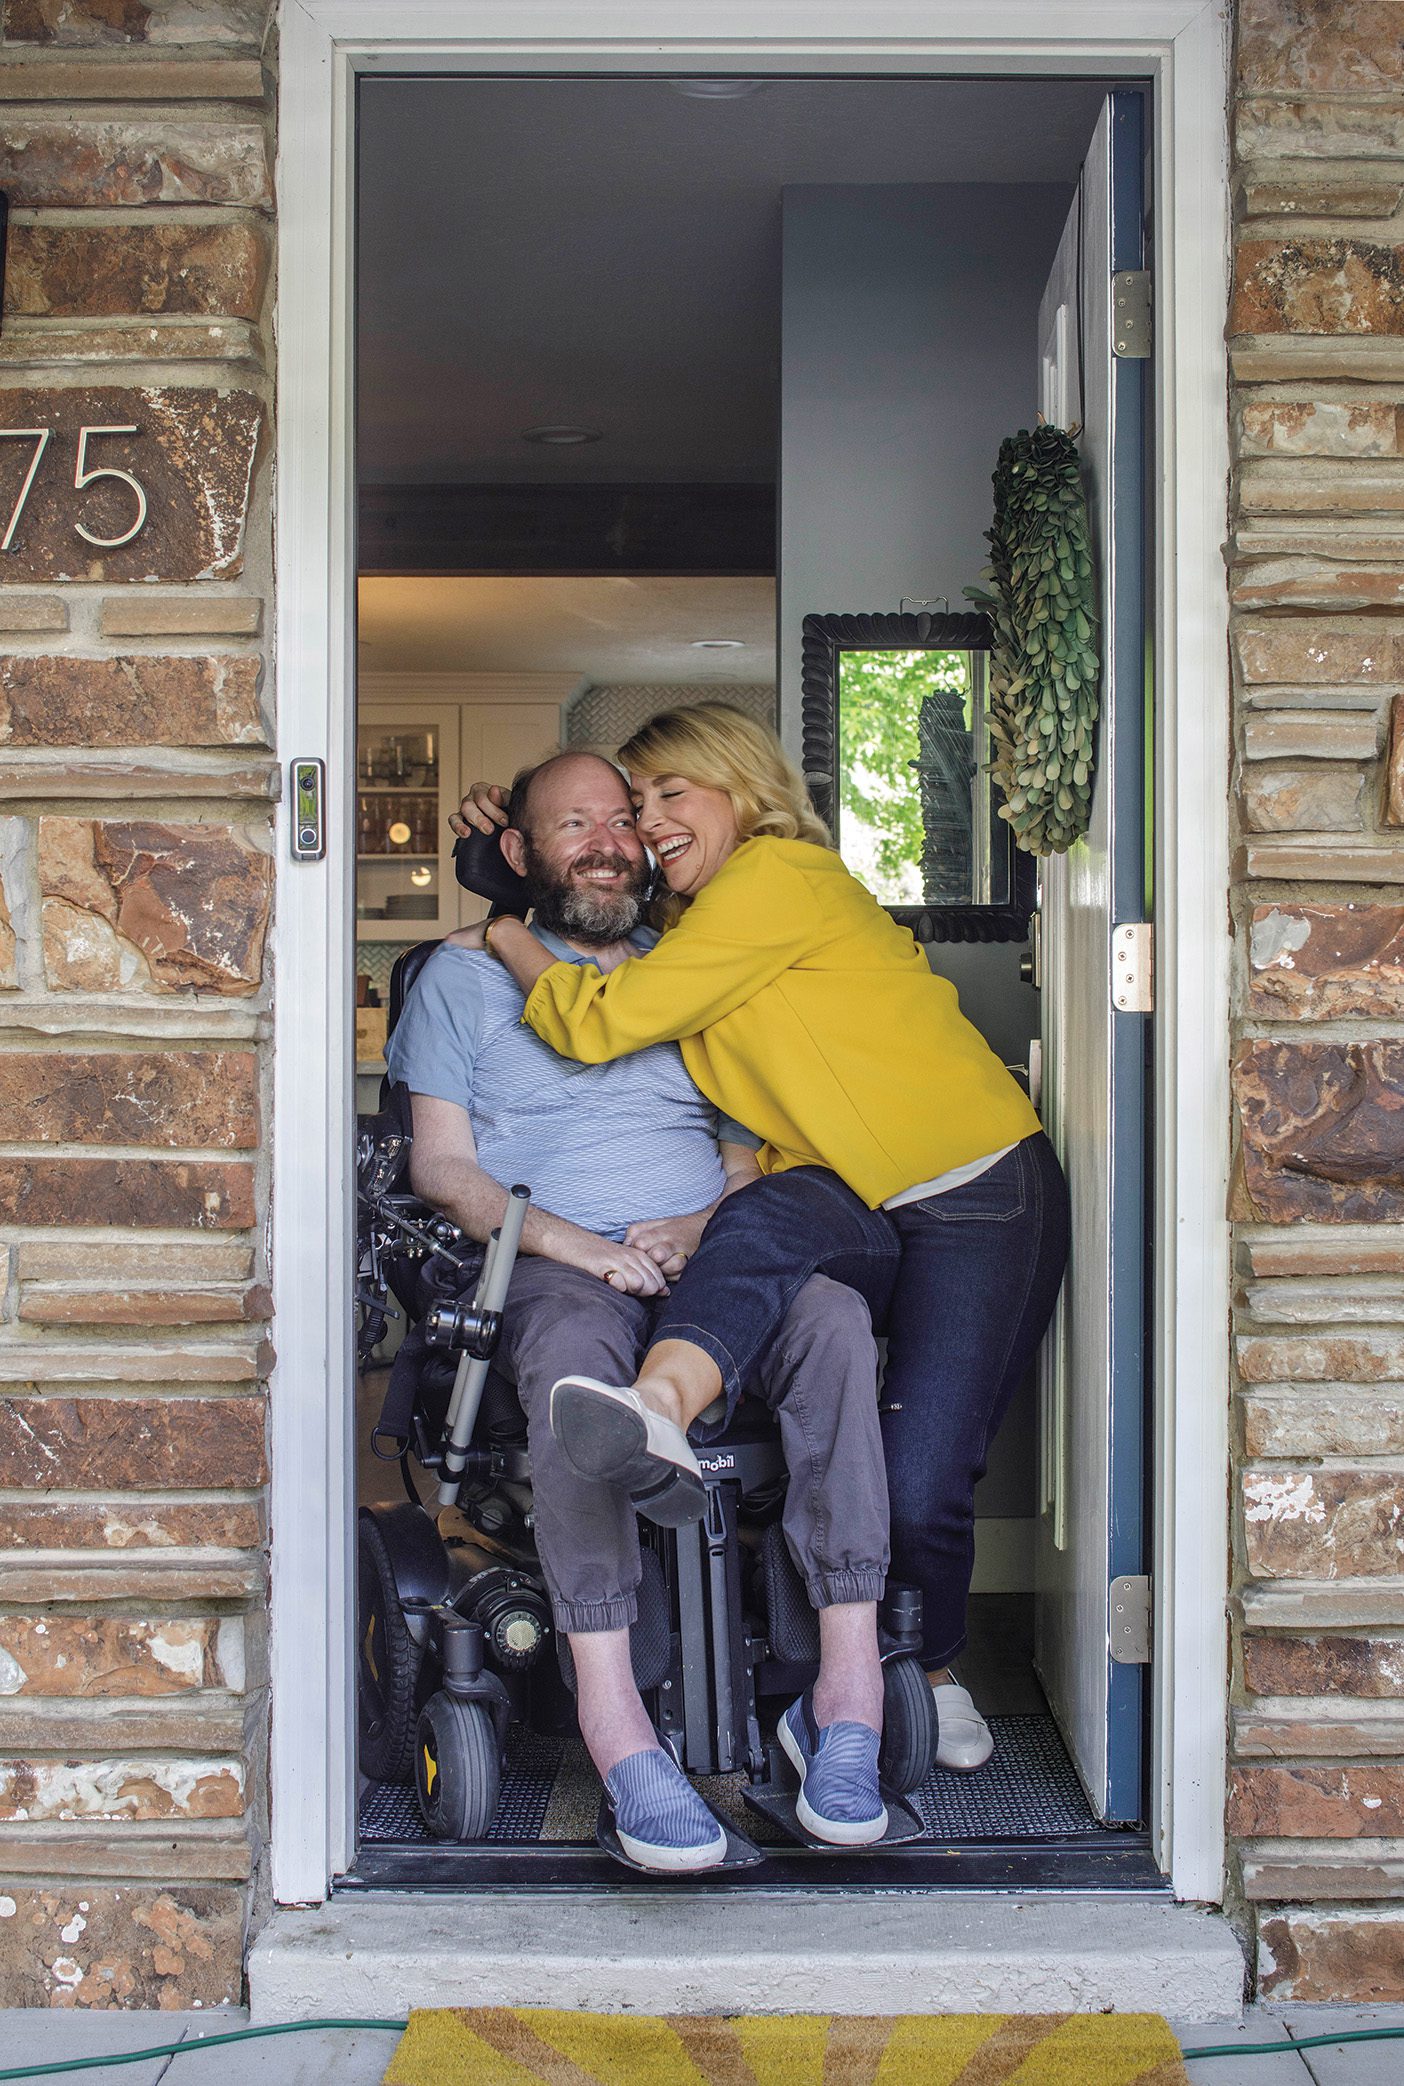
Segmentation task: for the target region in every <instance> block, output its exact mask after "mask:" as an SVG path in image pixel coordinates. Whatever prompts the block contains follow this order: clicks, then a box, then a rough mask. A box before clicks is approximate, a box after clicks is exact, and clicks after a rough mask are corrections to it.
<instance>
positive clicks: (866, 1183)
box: [463, 703, 1068, 1767]
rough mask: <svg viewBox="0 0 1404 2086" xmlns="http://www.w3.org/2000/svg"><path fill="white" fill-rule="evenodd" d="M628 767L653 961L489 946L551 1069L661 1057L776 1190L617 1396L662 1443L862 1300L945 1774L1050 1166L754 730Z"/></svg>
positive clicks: (1042, 1242)
mask: <svg viewBox="0 0 1404 2086" xmlns="http://www.w3.org/2000/svg"><path fill="white" fill-rule="evenodd" d="M619 757H620V760H621V762H622V763H623V764H624V765H625V766H626V767H627V768H628V770H629V773H630V781H631V786H632V790H633V795H634V801H635V804H636V806H637V810H638V829H639V833H640V836H641V837H642V839H643V840H644V842H645V843H646V845H647V846H648V847H649V849H650V850H651V851H652V853H653V854H654V855H655V857H656V858H657V860H658V863H659V866H660V869H661V873H662V877H663V880H664V883H665V884H666V887H667V888H666V892H665V893H664V894H663V895H662V899H661V907H660V910H661V916H662V919H663V922H664V923H665V924H666V928H667V931H666V932H665V933H664V934H663V936H662V938H661V940H660V941H659V943H658V945H657V947H656V948H654V949H653V950H651V951H650V952H649V953H648V954H647V955H644V956H640V957H636V958H634V959H632V960H631V961H629V962H626V963H624V964H621V965H619V966H618V967H617V968H616V969H614V970H612V971H610V972H609V974H608V975H604V974H602V973H601V972H600V971H599V970H597V969H596V968H595V967H594V966H593V965H590V964H566V963H558V962H553V961H552V960H551V959H550V957H549V956H548V954H547V953H546V952H545V951H544V950H543V949H542V946H541V944H540V943H539V942H537V941H536V940H535V939H534V937H533V936H531V935H530V934H529V933H528V932H527V931H526V929H525V928H524V927H523V926H522V925H521V924H520V923H519V922H517V921H514V920H511V919H506V918H502V919H498V920H494V921H493V922H492V923H491V925H490V928H489V930H488V933H487V938H486V946H487V947H488V948H490V949H491V951H492V953H493V955H494V956H497V957H499V958H500V959H501V960H502V962H504V963H505V964H506V965H507V967H508V969H509V970H510V971H511V972H512V974H513V976H514V977H515V978H516V980H517V983H518V984H519V985H520V986H521V987H522V988H523V990H524V991H525V992H526V993H527V1000H526V1007H525V1013H524V1019H525V1020H526V1021H527V1022H529V1023H530V1025H531V1026H532V1028H534V1029H535V1030H536V1032H537V1034H538V1035H539V1036H541V1037H543V1038H544V1040H545V1041H546V1042H548V1043H549V1044H551V1045H552V1047H553V1048H554V1049H556V1050H558V1051H560V1052H561V1053H562V1054H563V1055H564V1056H566V1057H570V1058H575V1059H577V1060H580V1061H583V1062H585V1063H602V1062H604V1061H606V1060H609V1059H612V1058H617V1057H622V1056H625V1055H627V1054H628V1053H629V1052H631V1051H635V1050H642V1049H645V1048H646V1047H647V1046H648V1045H650V1044H654V1043H660V1042H664V1041H676V1042H678V1044H679V1045H680V1047H681V1050H682V1055H683V1059H684V1061H685V1063H686V1065H687V1069H688V1071H689V1072H690V1073H691V1074H692V1077H693V1079H694V1080H695V1082H696V1083H697V1085H698V1086H699V1087H700V1088H701V1090H702V1091H703V1093H704V1094H706V1095H707V1096H708V1098H709V1099H710V1100H712V1101H713V1102H715V1104H716V1105H717V1107H718V1108H719V1109H721V1110H722V1111H723V1112H724V1113H725V1114H727V1115H730V1116H732V1117H733V1118H734V1119H735V1120H736V1121H738V1122H743V1123H745V1124H746V1125H747V1126H748V1127H749V1128H750V1129H751V1130H753V1131H754V1132H755V1133H756V1134H757V1135H758V1136H760V1137H761V1138H763V1139H764V1140H765V1142H764V1145H763V1148H762V1151H761V1153H760V1163H761V1167H762V1170H763V1172H764V1174H765V1175H766V1176H767V1177H766V1178H765V1179H763V1180H761V1181H758V1182H755V1183H754V1184H752V1185H751V1186H750V1187H746V1188H743V1189H741V1190H740V1191H739V1192H738V1193H736V1194H735V1195H732V1196H730V1197H728V1199H727V1200H726V1201H725V1202H724V1203H723V1204H722V1206H721V1208H720V1209H719V1210H718V1212H717V1214H716V1215H715V1216H714V1217H713V1219H712V1220H711V1223H710V1224H709V1225H708V1227H707V1231H706V1233H705V1234H704V1236H703V1239H702V1243H701V1245H700V1246H699V1248H698V1250H697V1252H696V1253H695V1254H694V1256H693V1258H692V1260H691V1262H690V1264H689V1265H688V1266H687V1267H686V1269H685V1270H684V1273H683V1274H682V1275H681V1276H680V1277H679V1278H678V1279H677V1281H676V1282H675V1283H674V1286H673V1291H672V1295H671V1297H670V1298H669V1300H668V1301H667V1302H666V1303H665V1305H664V1306H663V1308H662V1311H661V1314H660V1317H659V1320H658V1322H657V1325H656V1328H655V1331H654V1336H653V1341H652V1344H651V1346H650V1348H649V1351H648V1354H647V1356H646V1357H645V1361H644V1365H643V1368H642V1370H641V1371H640V1374H639V1378H638V1381H637V1383H636V1384H635V1385H633V1386H632V1387H628V1389H627V1390H623V1389H621V1391H620V1392H618V1393H616V1394H615V1395H616V1396H617V1397H619V1398H621V1399H622V1398H625V1397H627V1398H628V1399H630V1400H632V1401H633V1403H634V1404H635V1406H636V1407H637V1410H638V1412H639V1413H640V1414H643V1415H644V1416H645V1417H647V1416H648V1415H653V1416H654V1418H653V1420H652V1421H651V1422H650V1423H649V1424H650V1425H651V1426H652V1429H653V1433H654V1434H655V1435H657V1434H658V1433H659V1427H658V1421H659V1419H660V1418H661V1420H662V1421H663V1422H664V1423H665V1425H666V1426H667V1429H668V1431H669V1432H671V1428H672V1425H673V1424H674V1423H675V1424H676V1426H678V1427H681V1428H682V1429H684V1430H686V1429H687V1428H688V1427H689V1426H690V1425H692V1424H693V1423H694V1422H696V1421H697V1420H698V1419H699V1416H700V1415H701V1414H702V1413H703V1412H704V1411H705V1410H706V1408H707V1407H709V1406H711V1405H712V1404H713V1403H714V1402H715V1400H716V1399H717V1398H718V1397H719V1396H720V1395H723V1394H724V1395H725V1397H726V1400H727V1405H728V1408H729V1407H730V1405H731V1404H732V1403H734V1401H735V1399H736V1398H737V1397H738V1396H739V1394H740V1391H741V1388H742V1386H743V1385H744V1383H745V1382H746V1380H747V1378H748V1377H749V1375H750V1374H751V1372H752V1370H753V1368H754V1366H755V1364H756V1362H757V1360H758V1359H759V1357H760V1356H761V1354H763V1352H764V1351H765V1349H766V1347H767V1346H768V1344H769V1341H770V1338H771V1336H772V1333H773V1329H774V1327H775V1326H777V1325H778V1324H779V1323H780V1321H781V1320H782V1319H783V1317H784V1314H785V1311H786V1309H787V1308H788V1305H789V1302H790V1300H791V1298H792V1297H793V1296H794V1295H795V1293H796V1292H797V1291H798V1289H799V1287H800V1286H801V1284H802V1283H803V1282H804V1281H806V1280H807V1279H808V1277H809V1276H810V1275H811V1274H812V1273H815V1272H819V1273H824V1274H827V1275H829V1276H831V1277H833V1278H834V1279H836V1280H839V1281H845V1282H849V1283H851V1284H852V1285H853V1286H854V1287H855V1288H858V1289H859V1290H861V1291H862V1292H863V1293H864V1294H865V1295H866V1296H867V1297H868V1300H869V1302H870V1304H871V1305H872V1306H873V1311H874V1318H875V1322H876V1323H877V1325H878V1329H879V1330H885V1331H886V1332H887V1334H888V1342H889V1345H888V1361H887V1373H886V1377H885V1382H884V1403H883V1432H884V1443H885V1448H886V1455H887V1466H888V1482H889V1490H890V1494H891V1507H892V1577H893V1579H895V1580H901V1581H905V1582H907V1583H909V1584H913V1585H915V1586H918V1587H919V1588H920V1589H921V1592H922V1596H923V1611H924V1637H925V1645H924V1649H925V1657H926V1662H927V1666H928V1670H929V1672H930V1673H931V1675H932V1679H933V1684H934V1685H936V1686H937V1687H938V1688H939V1689H940V1690H941V1692H940V1693H939V1694H938V1697H937V1703H938V1709H939V1710H940V1711H941V1712H942V1714H943V1715H944V1716H945V1718H946V1720H947V1725H948V1730H949V1727H950V1725H951V1724H952V1722H956V1723H963V1724H964V1725H965V1726H966V1731H967V1736H966V1738H965V1741H964V1747H963V1756H962V1742H961V1740H960V1739H959V1738H958V1737H957V1736H956V1734H955V1733H954V1732H951V1733H950V1736H949V1738H948V1740H947V1742H946V1743H943V1745H942V1748H941V1757H942V1759H943V1761H944V1762H947V1763H948V1764H950V1765H954V1766H965V1767H977V1766H980V1765H981V1764H983V1761H984V1759H986V1758H988V1755H989V1751H990V1742H989V1738H988V1733H987V1731H986V1729H985V1727H984V1725H983V1722H982V1721H981V1720H980V1719H979V1718H978V1716H976V1715H975V1714H974V1712H973V1710H972V1709H971V1706H970V1704H969V1698H968V1697H967V1696H965V1695H964V1692H963V1691H962V1690H958V1689H956V1688H955V1687H954V1684H953V1683H952V1681H951V1677H950V1674H949V1671H948V1668H949V1662H950V1661H951V1660H952V1659H954V1658H955V1657H956V1656H957V1654H958V1653H959V1651H960V1650H961V1648H962V1647H963V1645H964V1642H965V1609H966V1600H967V1596H968V1593H969V1586H970V1574H971V1568H972V1565H973V1561H974V1506H973V1491H974V1486H975V1482H976V1480H977V1479H978V1478H979V1477H980V1475H981V1473H982V1472H983V1470H984V1467H985V1460H986V1455H987V1451H988V1448H989V1443H990V1441H991V1439H992V1438H993V1435H994V1432H995V1430H996V1428H997V1427H998V1425H999V1423H1000V1421H1001V1420H1002V1418H1003V1417H1004V1413H1005V1411H1006V1409H1007V1407H1008V1404H1009V1401H1010V1399H1011V1397H1012V1396H1013V1393H1014V1391H1015V1390H1016V1388H1017V1387H1018V1384H1019V1381H1020V1379H1021V1377H1022V1376H1023V1375H1024V1373H1025V1371H1026V1370H1027V1368H1028V1366H1029V1364H1030V1362H1031V1360H1032V1358H1033V1355H1034V1352H1035V1350H1036V1348H1037V1345H1038V1342H1039V1340H1040V1339H1041V1337H1042V1335H1043V1332H1044V1329H1045V1327H1046V1325H1047V1323H1048V1319H1049V1317H1050V1315H1051V1312H1052V1309H1053V1303H1054V1300H1055V1297H1056V1295H1057V1290H1058V1285H1059V1283H1060V1281H1061V1279H1062V1272H1063V1266H1064V1262H1065V1260H1066V1255H1067V1242H1068V1216H1067V1191H1066V1187H1065V1185H1064V1181H1063V1176H1062V1172H1061V1170H1060V1168H1059V1165H1058V1161H1057V1158H1056V1157H1055V1155H1054V1153H1053V1150H1052V1147H1051V1146H1050V1145H1049V1143H1048V1140H1047V1139H1046V1137H1045V1136H1044V1135H1043V1132H1042V1130H1041V1128H1040V1126H1039V1121H1038V1117H1037V1115H1036V1114H1035V1113H1034V1110H1033V1107H1032V1105H1031V1103H1030V1102H1029V1099H1028V1097H1027V1095H1026V1094H1025V1093H1024V1091H1023V1089H1022V1088H1021V1087H1020V1086H1019V1085H1018V1083H1017V1082H1016V1081H1015V1080H1014V1079H1013V1078H1012V1077H1011V1075H1010V1074H1009V1072H1008V1071H1007V1070H1006V1069H1005V1067H1004V1066H1003V1065H1002V1064H1001V1063H1000V1061H999V1059H998V1058H997V1057H996V1056H995V1054H994V1052H993V1051H992V1050H991V1049H990V1048H989V1045H988V1044H987V1043H986V1042H985V1041H984V1039H983V1037H982V1036H981V1035H980V1034H979V1032H978V1031H977V1030H976V1029H975V1028H974V1027H972V1025H971V1024H970V1023H969V1022H968V1021H967V1020H966V1019H965V1017H964V1016H963V1015H962V1014H961V1012H960V1009H959V1006H958V1004H957V999H956V993H955V989H954V987H953V986H952V985H951V984H950V983H949V982H948V981H947V980H946V979H944V978H940V977H938V976H936V975H935V974H934V973H933V972H932V971H931V969H930V967H929V965H928V964H927V961H926V959H925V957H924V955H923V954H922V952H921V950H920V949H919V948H918V946H917V944H916V942H915V941H914V940H913V938H912V936H911V934H910V933H909V932H908V930H907V929H906V928H903V927H899V926H898V925H897V924H896V923H895V922H894V921H893V920H892V919H891V918H889V916H888V915H887V913H885V912H884V911H883V909H882V907H881V906H880V905H878V904H877V902H876V901H875V899H874V898H873V897H872V896H871V894H870V893H869V892H868V891H866V890H865V889H864V887H863V886H862V885H861V884H860V883H859V882H858V881H857V879H856V878H855V877H853V876H852V875H851V874H850V873H849V871H848V870H847V869H846V868H845V867H844V865H843V862H842V861H841V859H840V857H839V856H838V854H837V853H836V852H835V851H834V849H833V847H832V844H831V842H830V840H829V836H828V834H827V832H826V831H825V829H824V828H823V826H822V825H821V824H820V822H819V820H818V819H817V818H816V817H815V815H814V813H813V811H812V809H811V807H810V805H809V801H808V796H807V793H806V791H805V788H804V784H803V782H802V780H801V778H800V776H799V775H798V774H797V773H796V771H795V770H794V768H793V767H792V766H791V764H790V762H789V761H788V759H787V758H786V756H785V754H784V752H783V750H782V748H781V746H780V743H779V741H778V740H777V739H776V738H775V737H774V735H773V734H772V733H770V732H768V731H766V730H765V729H764V727H763V726H761V725H759V724H757V723H756V722H755V721H754V720H753V719H752V718H750V717H748V716H747V715H745V713H744V712H742V711H740V710H736V709H733V708H731V707H730V706H728V705H725V704H721V703H703V704H699V705H697V706H696V707H694V708H690V709H684V710H674V711H669V712H665V713H664V714H663V715H661V716H658V717H655V718H653V719H652V720H651V721H650V722H649V723H648V724H646V725H645V726H644V727H643V729H642V730H641V731H640V732H638V733H636V734H635V736H634V737H633V738H632V739H630V740H629V741H628V742H627V744H626V745H624V746H623V747H621V749H620V756H619ZM499 796H500V793H499V792H497V791H487V790H483V789H479V790H478V791H476V792H475V793H474V795H473V797H472V798H470V799H469V800H466V801H465V804H464V807H463V809H464V814H465V816H468V817H471V818H473V820H474V823H476V824H477V825H478V826H480V827H481V828H483V829H484V830H490V828H491V825H492V823H493V822H496V823H501V819H502V813H501V811H500V809H498V808H496V807H497V804H498V799H499ZM598 1390H599V1387H595V1391H592V1392H591V1393H589V1394H588V1395H590V1396H592V1397H593V1396H595V1395H596V1393H597V1392H598ZM576 1395H577V1403H578V1399H579V1397H583V1396H586V1395H587V1394H586V1393H578V1394H576ZM600 1412H601V1415H602V1419H603V1420H604V1421H605V1422H606V1423H608V1422H609V1421H610V1420H611V1419H612V1418H618V1419H620V1420H622V1419H623V1418H624V1414H623V1413H622V1412H617V1413H614V1414H610V1413H606V1412H604V1409H603V1406H602V1405H601V1406H600ZM578 1422H579V1413H578V1411H577V1413H576V1424H577V1425H578ZM708 1431H711V1430H708ZM640 1438H642V1437H640ZM943 1698H944V1699H943Z"/></svg>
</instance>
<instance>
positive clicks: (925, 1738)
mask: <svg viewBox="0 0 1404 2086" xmlns="http://www.w3.org/2000/svg"><path fill="white" fill-rule="evenodd" d="M882 1693H883V1704H882V1751H881V1753H880V1754H879V1756H878V1772H879V1773H880V1774H881V1776H882V1778H883V1780H884V1781H885V1782H886V1783H887V1784H888V1786H889V1788H892V1789H895V1790H896V1791H897V1794H898V1795H899V1796H909V1795H910V1794H911V1792H912V1790H913V1789H919V1788H920V1787H921V1785H922V1783H923V1782H924V1781H925V1780H926V1777H927V1776H928V1775H929V1774H930V1772H931V1764H932V1762H933V1760H934V1759H935V1757H936V1738H937V1730H936V1702H935V1698H934V1697H933V1695H932V1693H931V1683H930V1681H929V1680H928V1679H927V1677H926V1673H925V1671H924V1669H923V1667H922V1664H921V1661H920V1660H919V1659H889V1660H888V1661H887V1663H886V1665H885V1666H884V1667H883V1669H882Z"/></svg>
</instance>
